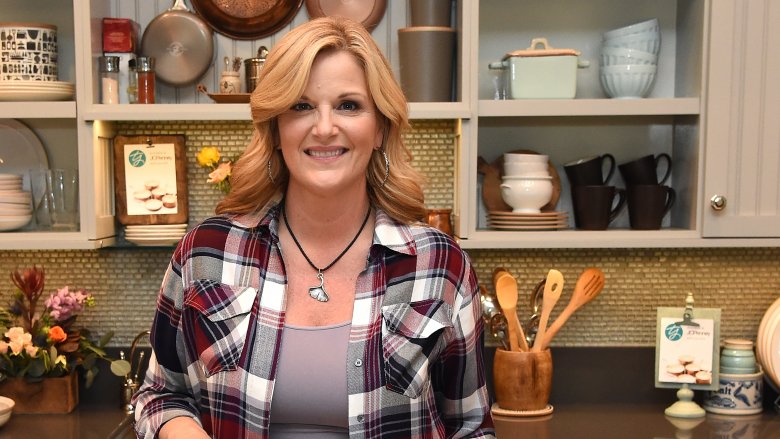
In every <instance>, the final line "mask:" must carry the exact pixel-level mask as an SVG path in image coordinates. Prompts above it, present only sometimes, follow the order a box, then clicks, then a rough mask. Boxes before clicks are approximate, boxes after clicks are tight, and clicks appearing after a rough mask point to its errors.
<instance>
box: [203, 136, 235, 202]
mask: <svg viewBox="0 0 780 439" xmlns="http://www.w3.org/2000/svg"><path fill="white" fill-rule="evenodd" d="M195 159H196V160H197V161H198V165H200V167H201V168H205V169H208V170H209V171H211V172H209V178H208V180H206V182H207V183H211V184H214V185H216V186H217V189H219V190H221V191H222V192H223V193H225V194H227V193H228V192H230V174H231V172H232V171H233V160H232V159H227V160H223V158H222V156H221V154H220V153H219V149H217V147H216V146H204V147H203V148H201V150H200V151H199V152H198V154H197V155H196V156H195Z"/></svg>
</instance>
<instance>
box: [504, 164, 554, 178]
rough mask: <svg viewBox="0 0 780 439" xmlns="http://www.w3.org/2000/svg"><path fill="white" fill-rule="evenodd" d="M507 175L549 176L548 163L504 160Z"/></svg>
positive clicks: (505, 174)
mask: <svg viewBox="0 0 780 439" xmlns="http://www.w3.org/2000/svg"><path fill="white" fill-rule="evenodd" d="M504 176H505V177H517V176H528V177H549V176H550V172H549V171H548V169H547V163H543V162H504Z"/></svg>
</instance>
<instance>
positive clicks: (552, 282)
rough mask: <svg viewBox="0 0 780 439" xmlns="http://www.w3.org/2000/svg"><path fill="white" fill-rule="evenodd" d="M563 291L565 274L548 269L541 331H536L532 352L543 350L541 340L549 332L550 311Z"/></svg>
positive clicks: (543, 298)
mask: <svg viewBox="0 0 780 439" xmlns="http://www.w3.org/2000/svg"><path fill="white" fill-rule="evenodd" d="M562 292H563V274H561V272H560V271H558V270H550V271H548V272H547V280H546V281H545V283H544V292H543V293H542V317H541V318H540V319H539V331H538V332H537V333H536V339H535V340H534V347H533V348H531V352H541V351H542V343H540V341H542V340H544V334H545V332H547V322H548V321H549V320H550V313H551V312H552V310H553V308H554V307H555V304H556V303H558V299H560V298H561V293H562Z"/></svg>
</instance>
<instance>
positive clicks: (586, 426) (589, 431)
mask: <svg viewBox="0 0 780 439" xmlns="http://www.w3.org/2000/svg"><path fill="white" fill-rule="evenodd" d="M664 408H665V407H664V406H659V405H655V404H646V405H642V404H639V405H626V404H603V405H599V404H588V405H562V406H560V407H555V408H554V411H553V413H552V414H550V415H547V416H544V417H539V418H510V417H505V416H494V422H495V424H496V436H497V437H498V438H499V439H507V438H533V439H575V438H587V439H590V438H598V439H612V438H614V439H628V438H630V439H660V438H665V439H666V438H668V439H674V438H689V439H700V438H701V439H703V438H717V439H737V438H739V439H777V438H780V415H778V414H777V413H774V412H771V411H767V410H765V411H764V412H763V413H761V414H758V415H750V416H725V415H715V414H712V413H707V415H706V416H705V417H704V418H699V419H695V420H690V419H681V418H669V417H667V416H665V415H664ZM672 422H674V423H675V424H676V425H677V427H675V425H673V424H672Z"/></svg>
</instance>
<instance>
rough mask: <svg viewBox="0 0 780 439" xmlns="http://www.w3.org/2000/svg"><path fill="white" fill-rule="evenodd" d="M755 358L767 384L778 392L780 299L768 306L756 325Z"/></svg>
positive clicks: (779, 387)
mask: <svg viewBox="0 0 780 439" xmlns="http://www.w3.org/2000/svg"><path fill="white" fill-rule="evenodd" d="M756 357H757V359H758V362H759V364H761V367H762V368H763V369H764V375H765V376H766V377H767V380H768V381H769V384H770V385H771V386H772V387H773V388H774V389H775V391H777V392H780V298H777V300H775V301H774V303H772V305H770V306H769V308H768V309H767V310H766V313H764V317H763V318H762V319H761V323H760V324H759V325H758V336H757V337H756Z"/></svg>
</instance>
